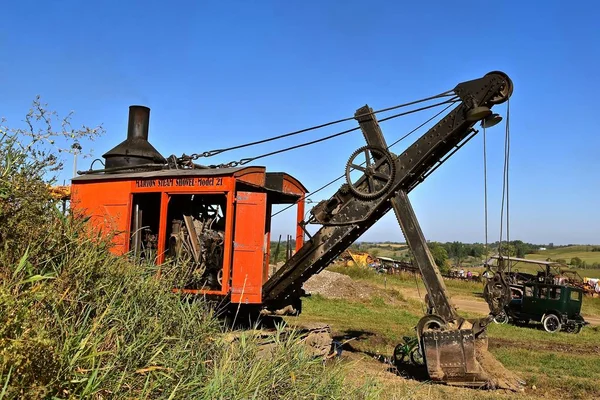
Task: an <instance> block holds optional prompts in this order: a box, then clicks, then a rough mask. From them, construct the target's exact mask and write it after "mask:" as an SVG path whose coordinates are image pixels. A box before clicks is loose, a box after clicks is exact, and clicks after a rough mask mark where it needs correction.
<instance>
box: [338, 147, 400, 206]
mask: <svg viewBox="0 0 600 400" xmlns="http://www.w3.org/2000/svg"><path fill="white" fill-rule="evenodd" d="M395 176H396V165H395V163H394V159H393V158H392V155H391V154H390V152H389V151H387V150H384V149H382V148H380V147H374V146H363V147H361V148H359V149H357V150H356V151H355V152H354V153H352V155H351V156H350V159H349V160H348V163H347V164H346V182H347V183H348V188H349V189H350V191H351V192H352V193H353V194H354V196H356V197H357V198H359V199H363V200H373V199H376V198H378V197H380V196H381V195H383V194H384V193H386V192H387V191H388V190H389V189H390V187H391V186H392V184H393V183H394V178H395ZM357 177H358V178H357Z"/></svg>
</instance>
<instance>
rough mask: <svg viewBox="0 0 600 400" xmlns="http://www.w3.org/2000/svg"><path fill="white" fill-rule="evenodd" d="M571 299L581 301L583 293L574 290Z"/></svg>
mask: <svg viewBox="0 0 600 400" xmlns="http://www.w3.org/2000/svg"><path fill="white" fill-rule="evenodd" d="M571 300H573V301H581V293H580V292H577V291H575V290H573V291H572V292H571Z"/></svg>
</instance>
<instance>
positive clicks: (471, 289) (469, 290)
mask: <svg viewBox="0 0 600 400" xmlns="http://www.w3.org/2000/svg"><path fill="white" fill-rule="evenodd" d="M327 269H328V270H329V271H332V272H338V273H340V274H344V275H348V276H349V277H351V278H352V279H355V280H358V281H363V282H369V283H372V284H375V285H377V286H379V287H384V286H386V285H389V286H390V287H400V288H409V289H415V290H416V289H417V287H418V288H419V290H420V291H421V293H422V294H423V295H424V293H425V287H424V285H423V281H422V280H421V277H420V276H416V279H415V275H414V274H411V273H400V274H396V275H387V274H379V273H377V272H376V271H374V270H373V269H370V268H364V267H359V266H350V267H344V266H342V265H332V266H330V267H328V268H327ZM444 283H445V285H446V288H447V289H448V291H449V292H450V294H451V295H466V296H472V295H477V294H481V293H483V284H482V283H480V282H468V281H461V280H453V279H446V280H444Z"/></svg>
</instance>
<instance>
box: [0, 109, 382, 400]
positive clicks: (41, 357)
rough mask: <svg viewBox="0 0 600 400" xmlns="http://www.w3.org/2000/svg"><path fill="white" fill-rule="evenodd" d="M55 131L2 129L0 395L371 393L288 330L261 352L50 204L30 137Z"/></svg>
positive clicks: (43, 116)
mask: <svg viewBox="0 0 600 400" xmlns="http://www.w3.org/2000/svg"><path fill="white" fill-rule="evenodd" d="M36 104H37V106H36ZM34 110H37V111H32V112H31V113H30V115H32V117H31V118H32V119H33V120H35V121H41V122H42V123H46V124H48V125H49V123H48V115H50V114H48V113H47V112H45V110H44V109H43V107H42V106H41V105H40V104H39V102H37V103H34ZM35 115H37V116H38V117H39V119H35V118H36V117H35ZM30 126H31V124H30ZM62 126H63V127H64V126H65V125H62ZM36 132H37V133H36ZM40 132H41V133H40ZM94 133H95V131H93V130H88V129H87V128H85V129H83V130H80V131H77V132H72V136H69V137H70V138H71V139H72V140H77V139H78V138H82V137H85V136H87V135H90V134H94ZM29 134H31V135H29ZM61 135H62V133H61V132H58V133H55V132H54V131H52V129H51V127H50V126H48V129H42V130H41V131H38V130H34V129H33V128H31V129H30V130H28V131H26V132H24V131H20V130H9V129H7V128H5V127H3V128H2V130H1V131H0V139H1V142H0V160H1V161H0V162H1V164H0V167H1V168H2V169H1V170H0V173H1V180H0V200H1V204H0V212H1V214H0V240H2V246H1V248H0V388H2V389H0V398H22V399H38V398H53V399H66V398H73V399H80V398H94V399H106V398H128V399H129V398H143V399H145V398H152V399H154V398H169V399H171V398H176V399H178V398H181V399H187V398H227V399H230V398H231V399H233V398H266V399H276V398H292V399H293V398H298V399H299V398H307V397H310V398H348V397H351V398H356V397H364V396H368V395H369V394H370V393H371V389H370V388H364V389H363V388H357V389H354V388H352V387H349V386H347V385H344V379H343V375H342V369H341V367H340V366H336V365H334V366H331V367H329V366H328V367H325V366H324V365H323V363H322V362H320V361H319V360H315V359H313V358H311V356H310V355H309V354H306V353H305V352H303V351H302V349H301V346H302V344H301V342H300V340H298V338H297V336H295V335H289V336H286V339H285V340H283V339H282V337H281V336H279V335H276V336H275V340H276V344H275V346H274V348H273V353H272V356H271V357H270V358H269V359H261V358H258V357H257V352H258V350H259V346H258V339H257V338H256V337H255V336H253V334H252V333H245V334H244V333H242V334H241V335H240V340H236V341H233V342H232V341H230V340H227V337H226V336H225V335H224V334H223V333H224V327H223V326H222V324H221V323H220V322H219V321H218V320H217V319H215V318H214V316H213V314H212V311H211V310H210V309H209V308H208V307H207V306H206V304H205V303H204V302H202V301H182V299H181V298H180V297H179V296H177V295H175V294H173V293H172V292H171V291H170V286H169V285H165V283H164V281H161V280H159V279H156V278H155V275H154V274H153V271H154V268H153V266H151V265H143V264H142V265H139V264H135V265H134V264H131V263H129V262H128V261H127V260H126V259H125V258H119V257H116V256H113V255H112V254H111V253H110V252H109V251H108V249H109V246H110V244H109V243H110V238H107V237H93V236H90V234H89V232H88V231H87V230H86V228H85V227H86V221H85V219H82V218H80V217H78V216H72V215H68V216H65V215H63V214H62V213H61V212H60V211H58V207H57V206H58V203H57V201H56V200H54V199H53V197H52V196H51V195H50V193H49V191H48V184H49V183H51V180H48V174H49V173H51V170H52V169H53V168H55V167H57V165H59V163H58V162H57V157H55V156H54V155H53V154H54V153H52V152H51V151H47V152H44V151H43V150H39V146H38V145H41V144H43V142H44V141H46V142H47V144H51V145H53V144H54V142H53V141H54V138H55V137H56V136H61ZM69 137H66V139H69ZM28 138H29V139H31V141H30V142H28V143H27V144H24V140H28ZM51 141H52V143H51ZM67 141H68V140H67Z"/></svg>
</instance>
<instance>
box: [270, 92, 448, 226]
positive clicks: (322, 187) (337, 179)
mask: <svg viewBox="0 0 600 400" xmlns="http://www.w3.org/2000/svg"><path fill="white" fill-rule="evenodd" d="M453 105H454V102H453V103H450V104H448V106H446V107H444V108H443V109H442V111H439V112H438V113H436V114H435V115H434V116H432V117H431V118H429V119H428V120H427V121H425V122H423V123H422V124H420V125H419V126H417V127H416V128H414V129H413V130H411V131H410V132H408V133H407V134H406V135H404V136H402V137H401V138H400V139H398V140H396V141H395V142H394V143H392V144H391V145H389V146H388V147H387V149H388V150H389V149H390V148H391V147H393V146H395V145H397V144H398V143H400V142H401V141H402V140H404V139H406V138H407V137H409V136H410V135H412V134H413V133H415V132H416V131H418V130H419V129H421V128H422V127H424V126H425V125H427V124H428V123H430V122H431V121H433V120H434V119H435V118H437V117H438V116H440V115H441V114H442V113H443V112H444V111H446V110H447V109H449V108H450V107H452V106H453ZM359 128H360V127H359ZM362 164H364V162H363V163H362ZM362 164H361V165H362ZM345 176H346V174H342V175H340V176H338V177H337V178H335V179H334V180H332V181H331V182H329V183H326V184H325V185H323V186H321V187H320V188H318V189H317V190H315V191H314V192H312V193H310V194H309V195H308V196H303V197H301V198H299V199H298V200H296V201H295V202H294V203H292V204H290V205H289V206H287V207H285V208H282V209H281V210H279V211H277V212H276V213H274V214H271V218H272V217H274V216H276V215H277V214H281V213H282V212H284V211H286V210H288V209H290V208H292V207H293V206H295V205H296V204H298V203H299V202H300V201H302V200H303V199H308V198H309V197H310V196H312V195H314V194H317V193H319V192H320V191H321V190H323V189H325V188H327V187H329V186H331V185H333V184H334V183H335V182H337V181H339V180H340V179H342V178H344V177H345Z"/></svg>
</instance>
